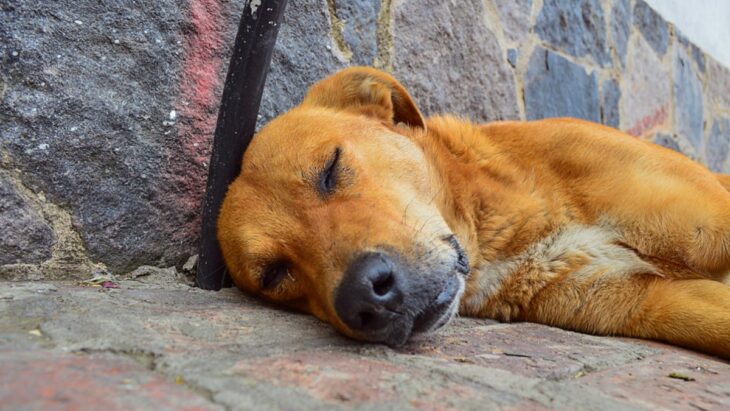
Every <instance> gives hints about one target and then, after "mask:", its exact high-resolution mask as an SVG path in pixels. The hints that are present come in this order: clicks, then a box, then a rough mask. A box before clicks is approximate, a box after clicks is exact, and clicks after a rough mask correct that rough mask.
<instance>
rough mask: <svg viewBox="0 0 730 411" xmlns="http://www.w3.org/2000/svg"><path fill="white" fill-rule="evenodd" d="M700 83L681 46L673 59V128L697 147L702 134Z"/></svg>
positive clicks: (700, 142) (700, 141) (702, 106)
mask: <svg viewBox="0 0 730 411" xmlns="http://www.w3.org/2000/svg"><path fill="white" fill-rule="evenodd" d="M702 100H703V95H702V83H701V82H700V79H699V76H698V74H697V73H696V72H695V69H694V68H693V67H692V63H691V60H690V58H689V56H688V55H687V53H686V52H685V50H684V49H683V48H677V49H676V56H675V59H674V121H675V127H674V129H675V130H676V132H677V133H678V134H681V135H683V136H684V137H685V138H687V140H688V141H690V142H691V143H692V145H693V146H694V147H695V149H696V150H697V149H699V148H700V145H701V144H702V137H703V135H704V129H703V123H704V119H703V114H704V113H703V108H704V104H703V102H702Z"/></svg>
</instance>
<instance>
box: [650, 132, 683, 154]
mask: <svg viewBox="0 0 730 411" xmlns="http://www.w3.org/2000/svg"><path fill="white" fill-rule="evenodd" d="M654 144H659V145H660V146H662V147H666V148H670V149H672V150H674V151H677V152H679V153H681V152H682V149H681V148H680V147H679V143H677V140H675V139H674V138H673V137H672V136H671V135H669V134H664V133H657V135H656V136H655V137H654Z"/></svg>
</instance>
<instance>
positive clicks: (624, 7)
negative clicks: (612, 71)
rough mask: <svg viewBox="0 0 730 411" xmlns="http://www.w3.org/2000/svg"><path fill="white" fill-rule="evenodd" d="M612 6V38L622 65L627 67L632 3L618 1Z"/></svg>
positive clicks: (623, 0) (622, 0)
mask: <svg viewBox="0 0 730 411" xmlns="http://www.w3.org/2000/svg"><path fill="white" fill-rule="evenodd" d="M612 3H613V5H612V6H611V36H612V39H613V46H614V47H615V49H616V54H618V58H619V60H620V61H621V65H622V66H625V65H626V48H627V46H628V43H629V36H630V35H631V16H632V14H631V3H630V1H629V0H616V1H614V2H612Z"/></svg>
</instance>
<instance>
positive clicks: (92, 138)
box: [0, 0, 730, 279]
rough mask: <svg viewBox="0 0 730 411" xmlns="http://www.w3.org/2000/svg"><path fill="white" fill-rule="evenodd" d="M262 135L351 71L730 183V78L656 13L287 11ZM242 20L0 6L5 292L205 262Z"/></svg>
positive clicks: (209, 5) (330, 2)
mask: <svg viewBox="0 0 730 411" xmlns="http://www.w3.org/2000/svg"><path fill="white" fill-rule="evenodd" d="M289 3H290V4H289V7H288V9H287V15H286V18H285V23H284V25H283V27H282V29H281V32H280V36H279V41H278V43H277V49H276V51H275V56H274V59H273V63H272V68H271V73H270V75H269V79H268V84H267V87H266V91H265V96H264V101H263V105H262V115H261V121H262V122H265V121H266V120H267V119H270V118H272V117H273V116H275V115H276V114H277V113H280V112H282V111H284V110H286V109H288V108H290V107H292V106H293V105H294V104H296V102H298V101H299V100H300V99H301V97H302V95H303V93H304V91H305V90H306V87H307V86H308V85H309V84H311V83H312V82H313V81H315V80H317V79H319V78H321V77H323V76H325V75H326V74H327V73H330V72H332V71H334V70H336V69H338V68H341V67H345V66H347V65H350V64H370V65H374V66H376V67H380V68H384V69H386V70H389V71H391V72H392V73H393V74H395V75H396V76H397V77H398V78H400V79H401V80H402V81H403V82H404V83H405V85H406V86H407V87H408V88H409V89H410V90H411V91H412V93H413V94H414V96H415V98H416V100H417V101H418V103H419V105H420V107H421V108H422V109H423V111H424V112H425V113H427V114H435V113H439V112H454V113H458V114H461V115H463V116H467V117H470V118H472V119H474V120H479V121H489V120H496V119H534V118H541V117H550V116H575V117H581V118H586V119H590V120H594V121H597V122H603V123H605V124H609V125H612V126H615V127H618V128H620V129H622V130H625V131H627V132H629V133H631V134H633V135H635V136H636V137H637V138H641V139H644V140H648V141H655V142H658V143H659V144H662V145H665V146H668V147H671V148H673V149H675V150H679V151H682V152H684V153H685V154H687V155H689V156H691V157H692V158H695V159H697V160H698V161H701V162H704V163H705V164H707V165H708V166H709V167H710V168H712V169H713V170H717V171H730V163H728V141H729V140H730V72H729V71H728V69H727V68H726V67H724V66H722V65H721V64H719V63H717V62H716V61H715V60H714V59H713V58H712V57H710V56H708V55H706V54H705V53H704V52H703V51H702V50H701V49H700V48H698V47H697V46H695V45H694V44H693V43H692V42H690V41H689V40H688V39H687V38H686V37H684V36H683V35H682V34H681V33H679V32H678V31H677V30H675V28H674V27H673V26H672V25H671V24H668V23H667V22H666V21H665V20H664V19H663V18H662V17H661V16H659V15H658V14H657V13H656V12H655V11H654V10H653V9H651V8H650V7H649V6H648V5H647V4H646V3H644V2H643V1H642V0H617V1H607V0H516V1H515V0H459V1H456V0H418V1H416V0H412V1H403V0H380V1H377V0H376V1H372V0H349V1H345V0H296V1H290V2H289ZM241 8H242V3H241V2H240V1H236V2H230V1H222V0H160V1H155V2H135V1H132V0H118V1H113V2H112V1H108V2H102V3H101V4H100V2H97V1H90V0H75V1H70V0H59V1H56V2H53V3H48V2H40V3H38V2H31V1H27V0H18V1H16V2H13V3H12V4H9V3H4V4H3V5H1V6H0V59H1V61H2V66H1V68H0V70H1V71H0V232H1V233H2V234H3V235H2V236H0V278H6V279H18V278H75V277H87V276H89V275H90V273H91V272H92V271H94V270H110V271H113V272H115V273H124V272H129V271H131V270H134V269H135V268H136V267H138V266H141V265H156V266H170V265H176V266H178V267H179V266H181V265H182V264H183V263H184V262H185V261H186V260H187V259H188V257H190V256H191V255H193V254H195V253H196V244H197V241H198V228H199V209H200V207H199V206H200V200H201V197H202V195H203V191H204V184H205V178H206V174H207V158H208V155H209V148H210V140H211V137H212V132H213V129H214V126H215V120H216V113H217V104H218V100H219V98H220V92H221V86H222V80H223V78H224V76H225V69H226V66H227V61H228V58H229V50H230V45H231V43H232V41H233V37H234V35H235V31H236V29H237V24H238V19H239V16H240V13H241Z"/></svg>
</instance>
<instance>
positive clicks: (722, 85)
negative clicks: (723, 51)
mask: <svg viewBox="0 0 730 411" xmlns="http://www.w3.org/2000/svg"><path fill="white" fill-rule="evenodd" d="M707 60H708V62H707V77H708V80H709V81H708V85H709V86H708V87H707V94H708V97H709V100H710V103H711V104H712V105H714V106H715V109H720V110H729V111H730V69H728V68H727V67H725V66H723V65H722V64H720V63H718V62H717V61H715V59H713V58H708V59H707Z"/></svg>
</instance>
